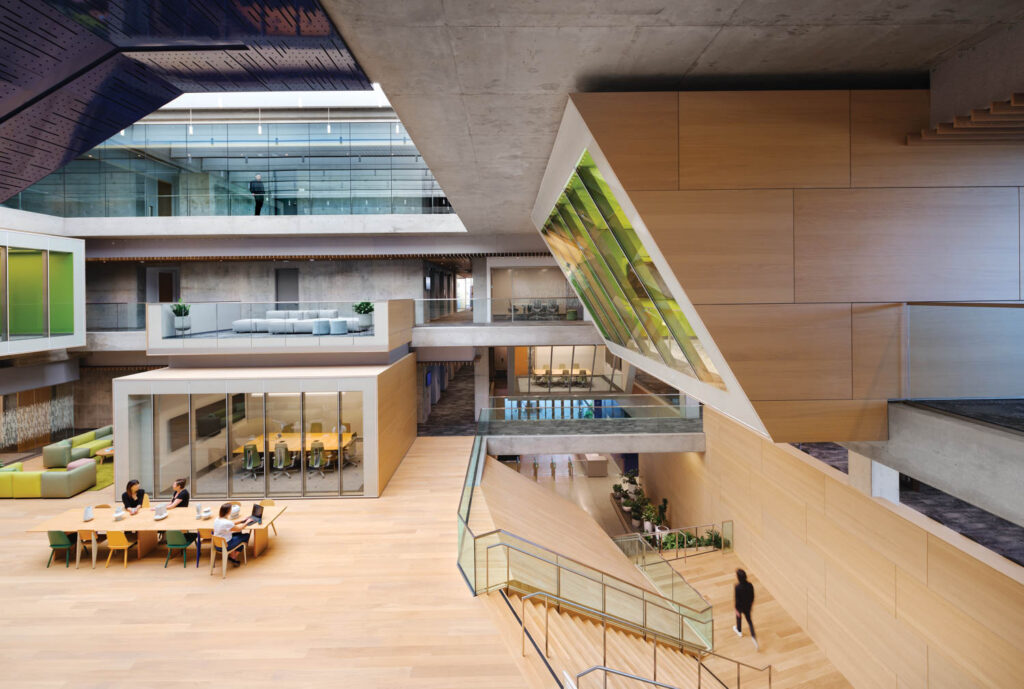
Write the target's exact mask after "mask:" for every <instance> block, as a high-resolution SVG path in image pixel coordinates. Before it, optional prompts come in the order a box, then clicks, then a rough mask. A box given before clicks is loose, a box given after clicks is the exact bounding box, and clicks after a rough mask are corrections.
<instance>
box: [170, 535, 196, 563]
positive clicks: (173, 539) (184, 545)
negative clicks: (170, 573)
mask: <svg viewBox="0 0 1024 689" xmlns="http://www.w3.org/2000/svg"><path fill="white" fill-rule="evenodd" d="M164 543H166V544H167V557H165V558H164V569H167V563H168V561H169V560H170V559H171V553H173V552H174V551H175V550H180V551H181V566H182V567H188V547H189V545H191V543H190V541H189V540H188V538H186V537H185V534H183V533H182V532H180V531H168V532H166V533H165V534H164ZM198 564H199V546H198V545H197V546H196V565H198Z"/></svg>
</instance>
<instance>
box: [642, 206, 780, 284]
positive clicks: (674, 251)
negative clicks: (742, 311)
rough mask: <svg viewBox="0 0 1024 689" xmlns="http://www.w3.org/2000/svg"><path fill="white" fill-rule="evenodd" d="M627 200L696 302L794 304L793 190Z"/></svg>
mask: <svg viewBox="0 0 1024 689" xmlns="http://www.w3.org/2000/svg"><path fill="white" fill-rule="evenodd" d="M629 197H630V200H632V201H633V205H634V206H635V207H636V210H637V213H639V214H640V217H641V218H643V221H644V224H645V225H646V226H647V229H648V230H649V231H650V233H651V235H652V236H653V237H654V241H655V242H656V243H657V244H658V250H659V251H661V253H662V255H663V256H664V257H665V260H667V261H668V262H669V264H670V265H671V266H672V267H673V269H674V270H675V273H676V277H677V278H678V279H679V282H680V284H681V285H682V287H683V289H684V290H686V294H687V296H688V297H689V298H690V300H691V301H692V302H693V303H694V304H743V303H751V302H792V301H793V192H792V190H790V189H780V190H751V191H635V192H631V193H630V195H629Z"/></svg>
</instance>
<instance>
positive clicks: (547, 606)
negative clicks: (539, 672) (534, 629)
mask: <svg viewBox="0 0 1024 689" xmlns="http://www.w3.org/2000/svg"><path fill="white" fill-rule="evenodd" d="M550 603H551V599H550V598H548V597H547V596H544V657H545V658H550V657H551V654H550V653H548V618H549V617H550V615H548V611H549V610H550V609H551V605H550Z"/></svg>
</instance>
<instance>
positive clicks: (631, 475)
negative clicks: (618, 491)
mask: <svg viewBox="0 0 1024 689" xmlns="http://www.w3.org/2000/svg"><path fill="white" fill-rule="evenodd" d="M636 477H637V472H636V470H633V471H627V472H626V473H624V474H623V475H622V481H623V482H624V483H628V484H630V485H631V486H635V485H636V484H637V482H636Z"/></svg>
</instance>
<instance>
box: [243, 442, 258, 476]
mask: <svg viewBox="0 0 1024 689" xmlns="http://www.w3.org/2000/svg"><path fill="white" fill-rule="evenodd" d="M244 452H245V454H244V455H243V456H242V473H243V474H249V476H251V477H252V479H253V480H254V481H255V480H256V473H257V472H258V471H259V469H260V453H259V450H258V449H257V447H256V445H255V444H253V443H250V444H248V445H246V446H245V448H244Z"/></svg>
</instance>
